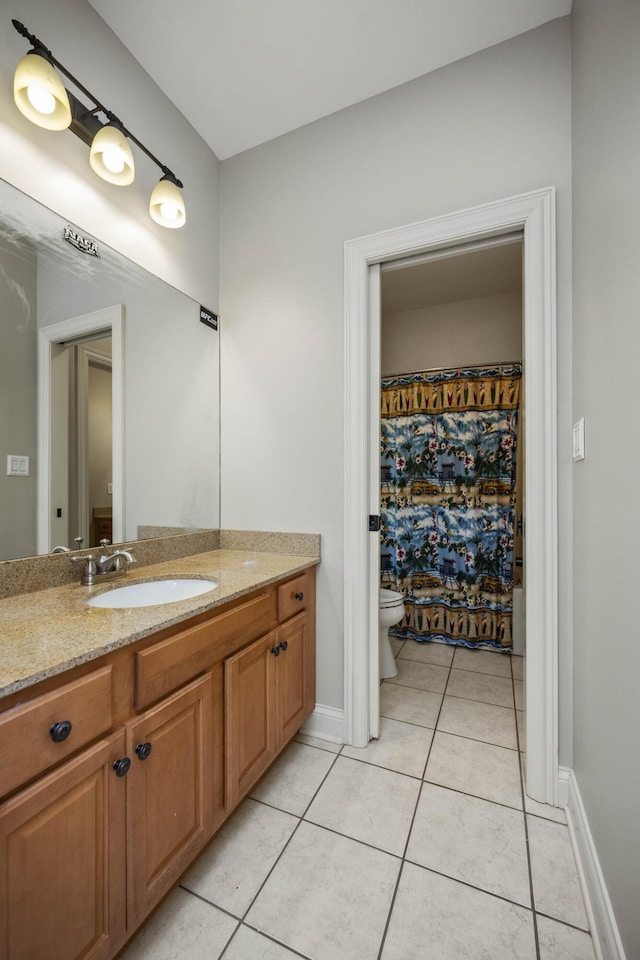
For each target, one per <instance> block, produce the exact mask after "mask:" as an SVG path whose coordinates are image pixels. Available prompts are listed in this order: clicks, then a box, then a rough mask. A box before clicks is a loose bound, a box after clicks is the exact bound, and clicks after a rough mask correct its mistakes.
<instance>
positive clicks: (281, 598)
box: [278, 573, 312, 621]
mask: <svg viewBox="0 0 640 960" xmlns="http://www.w3.org/2000/svg"><path fill="white" fill-rule="evenodd" d="M311 587H312V581H311V577H310V576H309V573H303V574H302V575H301V576H300V577H296V578H295V580H289V582H288V583H283V584H282V586H280V587H278V620H280V621H282V620H288V619H289V617H293V616H294V615H295V614H296V613H300V611H301V610H304V608H305V607H306V606H307V604H308V603H309V601H310V600H311Z"/></svg>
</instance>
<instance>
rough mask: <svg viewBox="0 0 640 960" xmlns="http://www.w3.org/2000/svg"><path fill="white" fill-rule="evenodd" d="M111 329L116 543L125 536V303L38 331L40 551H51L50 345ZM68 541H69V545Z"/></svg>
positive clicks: (38, 544) (41, 328)
mask: <svg viewBox="0 0 640 960" xmlns="http://www.w3.org/2000/svg"><path fill="white" fill-rule="evenodd" d="M109 331H110V332H111V345H112V355H111V362H112V401H111V402H112V416H113V542H114V543H119V542H120V543H121V542H122V541H123V540H124V531H125V515H124V509H125V504H124V482H125V477H124V306H123V305H122V304H120V303H119V304H115V305H114V306H112V307H105V308H104V309H102V310H95V311H94V312H93V313H85V314H83V315H82V316H79V317H73V318H72V319H71V320H61V321H60V323H52V324H49V325H48V326H45V327H40V329H39V330H38V539H37V549H38V553H48V552H49V551H50V550H51V544H50V543H49V512H50V509H51V496H50V491H51V416H52V413H53V411H52V409H51V344H52V343H64V342H66V341H68V340H76V339H78V338H79V337H86V336H90V335H92V334H96V333H100V332H104V333H105V335H106V334H108V333H109ZM67 546H69V544H67Z"/></svg>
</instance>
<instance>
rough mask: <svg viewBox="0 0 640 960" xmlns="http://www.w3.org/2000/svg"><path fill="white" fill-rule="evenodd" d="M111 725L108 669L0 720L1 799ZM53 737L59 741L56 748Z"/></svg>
mask: <svg viewBox="0 0 640 960" xmlns="http://www.w3.org/2000/svg"><path fill="white" fill-rule="evenodd" d="M111 723H112V720H111V667H110V666H108V667H103V669H101V670H96V671H95V672H94V673H90V674H88V675H87V676H86V677H81V678H80V679H79V680H74V681H73V682H72V683H67V684H65V685H64V686H63V687H59V688H58V689H57V690H53V691H52V692H51V693H45V694H43V695H42V696H41V697H34V699H33V700H30V701H29V702H28V703H22V704H20V705H19V706H17V707H14V708H13V709H11V710H7V711H6V712H5V713H3V714H0V796H4V795H5V794H7V793H9V792H10V791H11V790H13V789H15V788H16V787H18V786H19V785H20V784H21V783H25V782H26V781H27V780H30V779H31V778H32V777H35V776H37V775H38V774H39V773H41V772H43V771H44V770H46V769H47V768H48V767H51V766H53V765H54V764H55V763H58V761H59V760H64V759H65V757H68V756H69V755H70V754H72V753H74V752H75V751H76V750H77V749H78V748H79V747H82V746H84V744H86V743H89V742H90V741H91V740H94V739H95V738H96V737H98V736H100V734H101V733H104V732H105V731H106V730H109V729H110V727H111ZM56 725H58V726H57V728H56ZM69 725H70V727H69ZM54 736H57V737H61V738H63V739H60V740H58V741H57V742H56V741H55V740H54V739H53V738H54Z"/></svg>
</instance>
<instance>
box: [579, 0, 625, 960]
mask: <svg viewBox="0 0 640 960" xmlns="http://www.w3.org/2000/svg"><path fill="white" fill-rule="evenodd" d="M573 9H574V13H573V198H574V217H573V226H574V241H573V242H574V247H573V250H574V261H573V265H574V272H573V295H574V318H575V319H574V363H575V366H574V371H575V372H574V417H575V419H577V418H578V417H581V416H584V417H585V423H586V459H585V460H584V461H582V462H580V463H577V464H576V466H575V469H574V531H575V535H574V557H575V568H574V617H575V656H574V704H575V722H574V730H575V746H574V769H575V775H576V778H577V781H578V785H579V787H580V791H581V794H582V799H583V801H584V805H585V810H586V814H587V818H588V821H589V826H590V828H591V831H592V834H593V838H594V841H595V845H596V848H597V851H598V856H599V858H600V864H601V866H602V869H603V872H604V876H605V881H606V884H607V888H608V891H609V895H610V897H611V900H612V903H613V909H614V912H615V915H616V918H617V922H618V925H619V928H620V933H621V936H622V940H623V942H624V947H625V951H626V955H627V958H628V960H632V958H634V957H640V912H639V911H638V904H639V900H638V891H639V890H640V826H639V824H640V820H639V817H638V806H639V800H640V763H639V762H638V757H639V755H640V751H639V747H638V729H639V726H640V725H639V717H638V702H639V696H640V695H639V690H640V680H639V678H640V644H639V643H638V625H637V623H636V616H637V611H636V610H635V605H634V601H635V598H636V597H637V592H638V586H637V572H638V565H639V563H640V537H639V536H638V529H637V527H638V524H637V516H638V512H637V499H638V469H637V467H638V464H637V463H636V460H638V451H637V445H638V422H637V421H638V379H639V375H638V357H639V356H640V323H639V322H638V304H639V303H640V270H639V269H638V257H639V256H640V220H639V219H638V209H639V206H640V190H639V189H638V184H639V183H640V174H639V165H638V158H639V157H640V94H639V91H640V55H639V52H638V42H639V39H640V5H639V4H638V3H637V2H636V0H574V6H573Z"/></svg>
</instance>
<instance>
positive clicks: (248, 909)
mask: <svg viewBox="0 0 640 960" xmlns="http://www.w3.org/2000/svg"><path fill="white" fill-rule="evenodd" d="M313 749H317V748H316V747H314V748H313ZM325 752H326V751H325ZM340 753H342V749H341V750H340ZM340 753H336V754H335V755H334V758H333V760H332V761H331V764H330V766H329V767H328V769H327V772H326V773H325V775H324V776H323V778H322V780H321V781H320V783H319V784H318V786H317V788H316V790H315V791H314V793H313V796H312V797H311V800H310V801H309V803H308V804H307V805H306V807H305V808H304V810H303V812H302V815H301V816H300V817H298V822H297V824H296V825H295V827H294V828H293V830H292V831H291V835H290V836H289V838H288V840H287V842H286V843H285V845H284V846H283V848H282V850H281V851H280V853H279V854H278V856H277V857H276V859H275V860H274V862H273V863H272V864H271V868H270V870H269V872H268V873H267V875H266V877H265V878H264V880H263V881H262V883H261V884H260V886H259V887H258V889H257V890H256V892H255V894H254V896H253V897H252V899H251V902H250V903H249V906H248V907H247V909H246V910H245V911H244V913H243V914H242V917H241V921H242V922H244V920H245V918H246V916H247V914H248V913H249V911H250V910H251V908H252V906H253V905H254V903H255V902H256V900H257V899H258V897H259V896H260V894H261V892H262V890H263V889H264V886H265V884H266V883H267V881H268V880H269V878H270V876H271V874H272V873H273V871H274V870H275V868H276V866H277V864H278V863H280V860H281V859H282V856H283V854H284V852H285V850H286V849H287V848H288V846H289V844H290V843H291V841H292V840H293V838H294V837H295V835H296V833H297V832H298V830H299V829H300V824H301V823H303V822H305V823H308V822H309V821H305V820H304V816H305V814H306V813H307V811H308V810H309V807H310V806H311V804H312V803H313V801H314V800H315V798H316V797H317V795H318V793H319V792H320V790H321V789H322V786H323V784H324V782H325V780H326V779H327V777H328V776H329V774H330V773H331V771H332V770H333V768H334V766H335V763H336V760H337V759H338V757H339V756H340ZM248 799H251V800H253V797H251V796H250V795H248ZM261 802H263V801H260V800H254V803H261ZM267 806H270V804H267ZM273 809H276V810H278V809H281V808H279V807H274V808H273ZM281 812H282V813H289V811H288V810H281ZM289 815H290V816H296V814H289Z"/></svg>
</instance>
